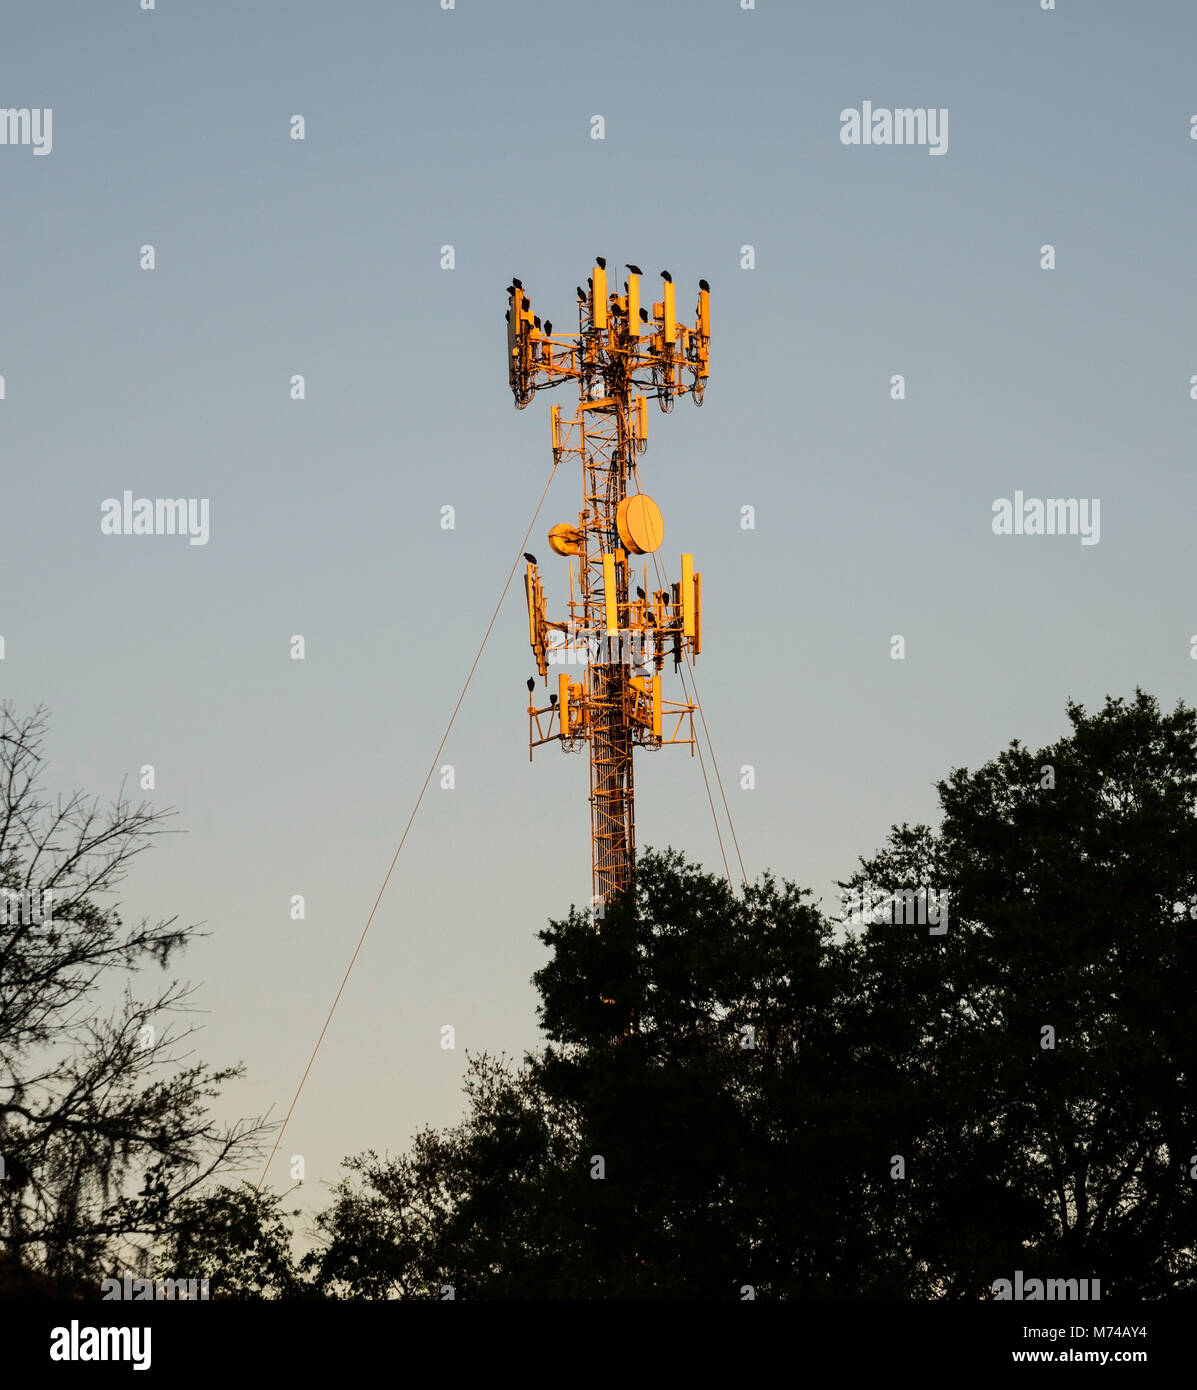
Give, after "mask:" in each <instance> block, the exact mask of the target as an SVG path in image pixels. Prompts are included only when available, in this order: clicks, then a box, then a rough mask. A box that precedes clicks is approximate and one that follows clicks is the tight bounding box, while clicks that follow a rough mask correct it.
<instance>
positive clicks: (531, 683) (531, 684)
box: [528, 676, 536, 695]
mask: <svg viewBox="0 0 1197 1390" xmlns="http://www.w3.org/2000/svg"><path fill="white" fill-rule="evenodd" d="M535 689H536V681H535V680H534V679H533V677H531V676H529V677H528V694H529V695H531V694H532V692H533V691H534V690H535Z"/></svg>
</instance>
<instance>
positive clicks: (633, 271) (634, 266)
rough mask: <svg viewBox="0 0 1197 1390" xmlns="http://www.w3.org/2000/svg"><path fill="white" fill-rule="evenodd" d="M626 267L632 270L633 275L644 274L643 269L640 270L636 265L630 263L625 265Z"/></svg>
mask: <svg viewBox="0 0 1197 1390" xmlns="http://www.w3.org/2000/svg"><path fill="white" fill-rule="evenodd" d="M627 269H628V270H630V271H631V272H632V274H633V275H643V274H644V271H642V270H641V269H640V267H639V266H638V265H630V266H628V267H627Z"/></svg>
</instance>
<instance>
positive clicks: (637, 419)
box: [507, 256, 711, 913]
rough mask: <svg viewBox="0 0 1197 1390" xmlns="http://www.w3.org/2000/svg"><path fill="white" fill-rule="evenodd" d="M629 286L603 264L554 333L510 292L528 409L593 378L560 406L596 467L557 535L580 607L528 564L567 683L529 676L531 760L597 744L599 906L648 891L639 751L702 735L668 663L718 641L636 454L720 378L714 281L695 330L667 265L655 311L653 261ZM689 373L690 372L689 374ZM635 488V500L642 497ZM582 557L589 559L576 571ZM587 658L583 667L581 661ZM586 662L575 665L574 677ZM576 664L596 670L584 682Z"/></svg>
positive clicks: (539, 643) (569, 450) (557, 427)
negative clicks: (636, 568)
mask: <svg viewBox="0 0 1197 1390" xmlns="http://www.w3.org/2000/svg"><path fill="white" fill-rule="evenodd" d="M627 271H628V278H627V279H626V280H625V281H624V287H623V288H624V292H623V294H614V293H608V289H607V263H606V261H605V260H603V258H602V257H601V256H600V257H598V258H597V260H596V264H595V266H594V269H593V271H592V272H591V276H590V279H589V280H588V281H587V285H588V288H587V289H586V290H583V289H582V288H581V286H579V287H578V291H577V295H578V333H577V336H576V337H569V336H567V335H566V334H558V335H554V333H553V325H552V323H550V322H549V321H548V320H546V321H545V323H544V327H543V329H542V327H541V321H540V319H539V318H538V317H537V316H536V315H535V314H534V313H533V310H532V301H531V298H530V296H529V295H528V292H527V291H526V290H525V289H524V287H523V285H522V284H521V282H520V281H519V280H513V281H512V283H511V285H510V286H509V287H508V293H509V295H510V306H509V308H508V310H507V350H508V370H509V380H510V383H511V390H512V394H513V395H514V396H515V404H516V407H517V408H518V409H520V410H523V409H524V407H525V406H526V405H527V404H528V402H529V401H530V400H531V399H532V396H533V393H534V392H536V391H539V390H542V389H544V388H545V387H549V386H558V385H561V384H562V383H563V382H567V381H576V382H577V383H578V407H577V411H576V413H575V415H574V418H573V419H572V420H569V421H563V420H562V418H561V407H560V406H559V405H555V406H553V409H552V426H553V457H554V460H555V462H556V463H560V462H561V460H562V459H563V458H564V457H565V456H566V455H567V454H576V455H577V456H578V459H579V460H580V462H581V465H582V501H583V506H582V510H581V511H580V512H579V513H578V524H577V525H576V526H573V525H569V524H564V523H563V524H561V525H557V526H554V527H553V528H552V530H551V531H550V532H549V537H548V540H549V546H550V548H551V549H552V550H553V552H554V553H555V554H557V555H561V556H564V557H566V559H567V561H568V564H569V603H568V605H567V606H568V612H569V616H568V617H567V618H566V619H564V620H561V621H553V622H550V621H549V619H548V618H547V617H546V612H545V596H544V589H543V587H542V585H541V580H540V573H539V570H538V568H537V563H536V561H535V559H533V558H531V557H527V556H526V557H525V558H526V559H527V560H528V567H527V572H526V575H525V581H524V582H525V586H526V590H527V597H528V636H529V640H530V641H531V644H532V651H533V654H534V655H535V658H536V665H537V669H538V671H539V672H540V675H541V676H542V677H543V678H544V680H545V682H546V684H548V683H549V667H550V666H551V665H557V666H561V667H564V669H563V670H559V671H558V673H557V682H556V683H557V690H556V692H555V693H553V694H551V695H550V696H549V704H548V705H547V706H546V707H545V708H543V709H538V708H537V707H536V705H535V703H534V701H533V699H532V692H533V691H534V690H535V687H536V682H535V680H534V679H530V680H529V681H528V692H529V701H528V757H529V759H530V758H531V757H532V750H533V749H534V748H536V747H539V746H540V745H541V744H544V743H550V742H554V741H559V742H560V743H561V746H562V749H563V750H564V751H566V752H577V751H579V750H580V749H581V747H582V746H583V744H587V743H588V744H589V746H590V826H591V868H592V874H593V884H594V887H593V892H594V898H593V903H594V907H595V910H596V912H598V913H601V911H602V908H603V906H604V905H605V904H606V903H607V902H608V901H610V900H611V898H613V897H614V896H615V895H617V894H620V893H623V892H624V891H626V890H629V889H631V888H632V887H633V874H634V871H635V861H636V815H635V788H634V782H633V774H632V751H633V749H634V748H636V747H637V746H639V747H641V748H653V749H656V748H660V747H661V746H662V745H663V744H674V743H683V744H689V745H690V751H691V756H693V753H694V714H695V712H696V709H697V706H696V705H694V704H691V703H689V702H686V701H683V702H676V701H668V700H665V699H663V698H662V693H661V682H662V674H663V668H664V665H665V659H666V656H667V655H670V656H672V658H673V663H674V668H675V670H676V669H677V667H678V666H680V665H681V662H682V660H683V655H684V653H687V652H688V653H690V654H691V655H692V656H697V655H698V653H699V651H700V650H701V647H702V576H701V574H697V573H695V572H694V565H693V556H691V555H688V554H687V555H683V556H682V557H681V578H680V579H679V580H677V581H675V582H673V583H669V584H667V583H666V581H665V580H664V579H663V577H661V572H660V566H659V564H658V561H657V560H656V558H655V555H656V552H657V551H658V550H659V549H660V546H661V543H662V541H663V540H664V537H665V527H664V522H663V520H662V518H661V512H660V509H659V508H658V506H657V504H656V503H655V502H654V501H653V500H652V498H651V497H649V496H647V495H646V494H645V493H643V492H641V491H640V487H639V482H638V478H637V466H636V460H637V457H638V455H639V454H641V453H643V452H644V449H645V446H646V445H647V443H648V400H649V397H650V396H651V397H653V398H654V399H655V400H656V402H657V404H658V405H659V406H660V408H661V410H662V411H665V412H666V413H668V412H669V411H670V410H672V409H673V403H674V401H675V399H676V398H677V397H678V396H683V395H685V394H687V393H689V394H690V396H691V397H692V399H693V401H694V403H695V405H701V404H702V397H703V391H704V389H705V387H706V382H707V377H708V375H709V353H710V333H711V318H710V313H711V311H710V286H709V285H708V284H707V282H706V281H705V280H700V281H699V282H698V283H699V292H698V305H697V308H696V311H695V323H694V327H693V328H689V327H687V326H686V325H685V324H682V323H679V322H678V320H677V315H676V312H675V308H674V285H673V278H672V276H671V275H670V274H669V272H668V271H662V272H661V281H662V291H661V300H660V302H659V303H655V304H653V305H652V313H651V315H650V314H649V313H648V311H647V310H646V309H643V308H641V306H640V277H641V271H640V268H639V267H638V266H633V265H629V266H628V267H627ZM687 377H688V378H689V380H688V381H687V379H686V378H687ZM629 486H630V487H631V495H629V491H628V489H629ZM641 555H653V556H654V560H653V564H654V569H655V571H656V574H657V584H656V587H653V588H650V585H649V580H648V565H647V561H645V562H643V564H644V569H643V573H642V576H641V578H642V580H643V582H642V583H641V584H637V583H636V576H635V575H634V573H633V570H632V566H633V559H632V557H635V556H641ZM575 560H576V561H577V565H576V571H575V563H574V562H575ZM579 668H582V669H581V670H579ZM571 672H572V673H573V674H571ZM574 674H577V675H579V676H580V679H574Z"/></svg>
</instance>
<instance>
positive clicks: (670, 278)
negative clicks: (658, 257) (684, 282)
mask: <svg viewBox="0 0 1197 1390" xmlns="http://www.w3.org/2000/svg"><path fill="white" fill-rule="evenodd" d="M661 279H662V280H664V281H665V283H666V284H667V285H672V284H673V276H672V275H670V273H669V272H668V271H667V270H663V271H662V272H661Z"/></svg>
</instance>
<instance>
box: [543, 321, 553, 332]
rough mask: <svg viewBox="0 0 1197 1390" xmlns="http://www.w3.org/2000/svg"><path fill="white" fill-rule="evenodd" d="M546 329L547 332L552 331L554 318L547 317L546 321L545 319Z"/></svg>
mask: <svg viewBox="0 0 1197 1390" xmlns="http://www.w3.org/2000/svg"><path fill="white" fill-rule="evenodd" d="M544 331H545V332H546V333H552V331H553V320H552V319H545V321H544Z"/></svg>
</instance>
